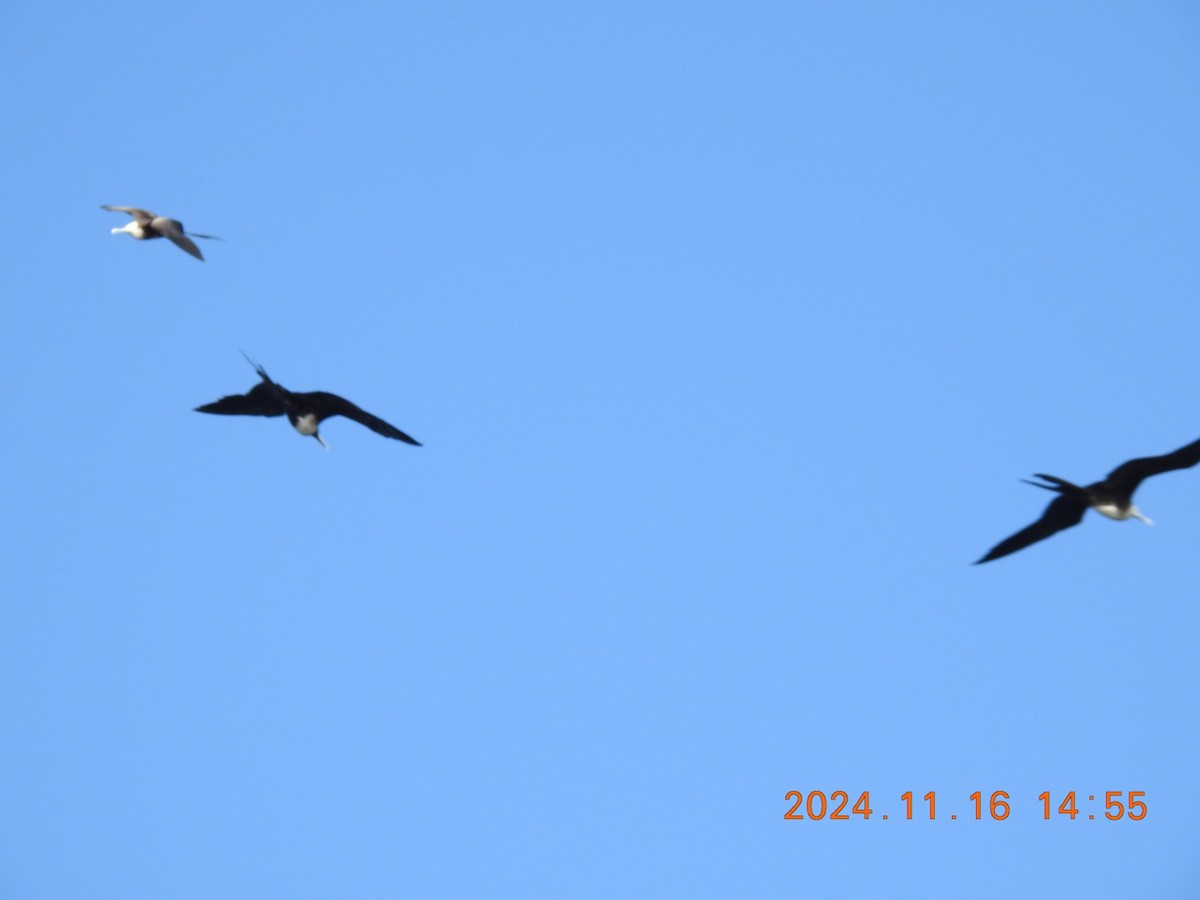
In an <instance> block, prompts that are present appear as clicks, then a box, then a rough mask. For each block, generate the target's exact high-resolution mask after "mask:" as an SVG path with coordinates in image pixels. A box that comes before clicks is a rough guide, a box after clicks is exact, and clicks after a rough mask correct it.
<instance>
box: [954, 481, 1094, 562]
mask: <svg viewBox="0 0 1200 900" xmlns="http://www.w3.org/2000/svg"><path fill="white" fill-rule="evenodd" d="M1087 508H1088V504H1087V502H1086V501H1085V500H1082V499H1080V498H1078V497H1072V496H1069V495H1067V494H1063V495H1061V496H1059V497H1056V498H1055V499H1053V500H1051V501H1050V505H1049V506H1047V507H1046V511H1045V512H1044V513H1042V517H1041V518H1040V519H1038V520H1037V521H1036V522H1034V523H1033V524H1032V525H1030V526H1029V527H1028V528H1022V529H1021V530H1020V531H1018V532H1017V533H1016V534H1014V535H1013V536H1012V537H1009V538H1006V539H1004V540H1003V541H1001V542H1000V543H998V544H997V545H996V546H995V547H993V548H992V549H991V550H989V551H988V552H987V553H986V554H985V555H984V556H983V557H982V558H980V559H977V560H975V565H979V564H980V563H985V562H990V561H991V560H993V559H999V558H1000V557H1002V556H1008V554H1010V553H1016V552H1017V551H1018V550H1024V549H1025V548H1026V547H1028V546H1029V545H1030V544H1036V543H1037V542H1038V541H1042V540H1045V539H1046V538H1048V537H1050V535H1052V534H1057V533H1058V532H1060V531H1062V530H1063V529H1064V528H1070V527H1071V526H1072V525H1078V524H1079V522H1080V520H1081V519H1083V514H1084V513H1085V512H1087Z"/></svg>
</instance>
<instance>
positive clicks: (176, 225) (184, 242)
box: [150, 216, 204, 262]
mask: <svg viewBox="0 0 1200 900" xmlns="http://www.w3.org/2000/svg"><path fill="white" fill-rule="evenodd" d="M150 227H151V228H153V229H154V230H155V231H157V232H158V233H159V234H161V235H162V236H163V237H165V238H170V239H171V243H172V244H174V245H175V246H176V247H178V248H179V249H180V250H183V251H185V252H187V253H190V254H191V255H192V256H194V257H196V259H198V260H200V261H201V262H203V261H204V254H203V253H201V252H200V248H199V247H197V246H196V242H195V241H193V240H192V239H191V238H190V237H188V236H187V234H186V233H184V230H183V223H182V222H179V221H177V220H175V219H168V218H167V217H166V216H155V217H154V220H153V221H151V223H150Z"/></svg>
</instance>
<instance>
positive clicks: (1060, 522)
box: [975, 440, 1200, 565]
mask: <svg viewBox="0 0 1200 900" xmlns="http://www.w3.org/2000/svg"><path fill="white" fill-rule="evenodd" d="M1198 462H1200V440H1197V441H1193V442H1192V443H1190V444H1188V445H1187V446H1186V447H1180V448H1179V449H1178V450H1176V451H1175V452H1174V453H1166V454H1164V455H1162V456H1144V457H1142V458H1141V459H1131V460H1129V462H1125V463H1121V465H1119V466H1117V467H1116V468H1115V469H1113V470H1112V471H1111V472H1109V473H1108V476H1107V477H1106V478H1105V479H1104V480H1103V481H1097V482H1096V483H1095V484H1089V485H1087V486H1086V487H1079V486H1078V485H1075V484H1071V482H1069V481H1064V480H1063V479H1061V478H1056V477H1054V476H1053V475H1041V474H1038V475H1034V476H1033V477H1034V478H1040V479H1042V481H1045V482H1048V484H1042V483H1041V482H1037V481H1027V480H1026V479H1024V478H1022V479H1021V480H1022V481H1024V482H1025V483H1026V484H1032V485H1033V486H1034V487H1040V488H1044V489H1045V490H1047V491H1054V492H1055V493H1056V494H1058V496H1057V497H1055V498H1054V499H1053V500H1051V501H1050V505H1049V506H1047V507H1046V511H1045V512H1044V513H1042V517H1041V518H1040V519H1038V520H1037V521H1036V522H1034V523H1033V524H1032V525H1030V526H1029V527H1028V528H1023V529H1021V530H1020V531H1018V532H1017V533H1016V534H1014V535H1013V536H1012V537H1009V538H1006V539H1005V540H1003V541H1001V542H1000V543H999V544H997V545H996V546H995V547H993V548H992V549H991V550H989V551H988V552H987V553H986V554H985V555H984V556H983V557H982V558H981V559H977V560H976V561H975V565H979V564H980V563H985V562H990V561H991V560H993V559H999V558H1000V557H1002V556H1008V554H1010V553H1016V552H1017V551H1018V550H1024V549H1025V548H1026V547H1028V546H1029V545H1030V544H1036V543H1037V542H1038V541H1041V540H1045V539H1046V538H1048V537H1050V535H1052V534H1057V533H1058V532H1060V531H1062V530H1064V529H1066V528H1070V527H1071V526H1073V525H1078V524H1079V523H1080V521H1081V520H1082V519H1083V514H1084V513H1085V512H1087V509H1088V507H1089V506H1090V507H1091V508H1092V509H1094V510H1096V512H1098V513H1100V514H1101V515H1104V516H1107V517H1108V518H1110V519H1116V520H1117V521H1123V520H1125V519H1138V520H1140V521H1142V522H1145V523H1146V524H1147V525H1152V524H1154V523H1152V522H1151V521H1150V520H1149V519H1147V518H1146V517H1145V516H1144V515H1142V513H1141V511H1140V510H1139V509H1138V508H1137V506H1135V505H1134V502H1133V492H1134V491H1136V490H1137V489H1138V485H1140V484H1141V483H1142V482H1143V481H1145V480H1146V479H1147V478H1149V477H1150V476H1151V475H1161V474H1162V473H1163V472H1173V471H1175V470H1176V469H1190V468H1191V467H1192V466H1194V465H1196V463H1198Z"/></svg>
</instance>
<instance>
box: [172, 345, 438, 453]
mask: <svg viewBox="0 0 1200 900" xmlns="http://www.w3.org/2000/svg"><path fill="white" fill-rule="evenodd" d="M242 355H243V356H245V354H242ZM246 360H247V361H248V362H249V363H250V365H252V366H254V371H256V372H257V373H258V376H259V378H261V379H262V381H260V382H259V383H258V384H256V385H255V386H254V387H252V388H251V389H250V390H249V391H247V392H246V393H245V394H232V395H230V396H228V397H222V398H221V399H220V400H217V401H214V402H213V403H206V404H204V406H197V407H196V412H203V413H217V414H218V415H224V416H284V415H286V416H287V417H288V421H289V422H291V423H292V427H293V428H295V429H296V430H297V431H298V432H300V433H301V434H302V435H305V436H306V437H315V438H316V439H317V440H318V441H319V442H320V444H321V446H322V447H324V448H325V449H326V450H328V449H329V445H328V444H326V443H325V440H324V439H323V438H322V437H321V434H320V432H319V431H318V430H317V429H318V426H319V425H320V424H321V422H323V421H324V420H325V419H328V418H330V417H331V416H345V417H346V418H347V419H353V420H354V421H355V422H358V423H359V424H360V425H366V426H367V427H368V428H370V429H371V430H372V431H374V432H375V433H376V434H382V435H383V436H384V437H389V438H394V439H396V440H398V441H404V442H405V443H406V444H412V445H414V446H416V447H420V446H421V442H420V441H417V440H414V439H413V438H411V437H409V436H408V435H407V434H405V433H404V432H403V431H401V430H400V429H399V428H397V427H396V426H394V425H389V424H388V423H387V422H385V421H383V419H381V418H379V417H378V416H373V415H371V414H370V413H369V412H366V411H365V410H362V409H359V408H358V407H357V406H355V405H354V404H353V403H351V402H350V401H349V400H346V399H345V398H343V397H339V396H338V395H337V394H330V393H326V392H325V391H309V392H308V393H297V392H295V391H289V390H288V389H287V388H285V387H284V386H283V385H281V384H277V383H275V382H274V381H272V380H271V377H270V376H269V375H267V373H266V370H264V369H263V367H262V366H260V365H259V364H258V363H256V362H254V361H253V360H252V359H250V358H249V357H246Z"/></svg>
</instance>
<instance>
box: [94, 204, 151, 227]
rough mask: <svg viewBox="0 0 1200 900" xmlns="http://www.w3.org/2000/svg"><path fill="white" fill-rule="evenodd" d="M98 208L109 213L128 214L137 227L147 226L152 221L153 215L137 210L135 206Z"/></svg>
mask: <svg viewBox="0 0 1200 900" xmlns="http://www.w3.org/2000/svg"><path fill="white" fill-rule="evenodd" d="M100 208H101V209H107V210H108V211H109V212H123V213H128V214H129V215H131V216H133V218H134V221H136V222H137V223H138V224H139V225H148V224H149V223H150V222H151V221H153V220H154V213H152V212H147V211H146V210H144V209H138V208H137V207H136V206H101V207H100Z"/></svg>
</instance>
